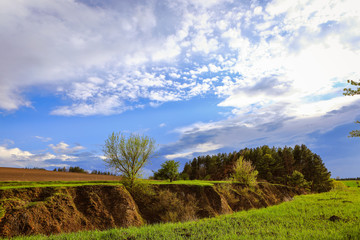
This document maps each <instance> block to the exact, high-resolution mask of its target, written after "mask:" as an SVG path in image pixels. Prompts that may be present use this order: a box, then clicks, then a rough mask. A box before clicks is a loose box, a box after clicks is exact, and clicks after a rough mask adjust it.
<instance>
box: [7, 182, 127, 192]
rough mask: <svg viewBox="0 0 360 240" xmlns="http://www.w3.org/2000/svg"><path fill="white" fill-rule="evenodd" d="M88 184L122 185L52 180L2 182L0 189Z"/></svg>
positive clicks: (118, 183)
mask: <svg viewBox="0 0 360 240" xmlns="http://www.w3.org/2000/svg"><path fill="white" fill-rule="evenodd" d="M87 185H111V186H113V185H115V186H116V185H122V183H121V182H119V181H50V182H16V181H14V182H0V190H5V189H14V188H31V187H75V186H87Z"/></svg>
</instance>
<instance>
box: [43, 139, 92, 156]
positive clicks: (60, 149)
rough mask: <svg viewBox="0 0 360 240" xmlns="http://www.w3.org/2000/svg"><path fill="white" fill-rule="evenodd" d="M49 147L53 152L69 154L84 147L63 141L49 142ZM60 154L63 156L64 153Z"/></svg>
mask: <svg viewBox="0 0 360 240" xmlns="http://www.w3.org/2000/svg"><path fill="white" fill-rule="evenodd" d="M49 147H50V148H51V149H52V150H53V151H54V152H55V153H62V154H71V153H75V152H77V151H79V150H83V149H85V148H84V147H83V146H80V145H78V146H75V147H70V145H69V144H67V143H64V142H59V143H58V144H57V145H54V144H50V145H49ZM62 156H64V155H62ZM65 158H66V157H65Z"/></svg>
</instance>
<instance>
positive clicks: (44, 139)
mask: <svg viewBox="0 0 360 240" xmlns="http://www.w3.org/2000/svg"><path fill="white" fill-rule="evenodd" d="M35 138H36V139H39V140H40V141H42V142H49V141H51V138H50V137H41V136H35Z"/></svg>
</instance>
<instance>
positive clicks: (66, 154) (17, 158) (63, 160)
mask: <svg viewBox="0 0 360 240" xmlns="http://www.w3.org/2000/svg"><path fill="white" fill-rule="evenodd" d="M12 144H14V142H12ZM49 147H50V149H46V150H41V151H36V152H31V151H26V150H22V149H20V148H17V147H14V148H11V147H10V146H8V144H4V145H2V146H0V165H1V166H2V167H19V168H25V167H41V168H48V169H49V168H54V167H69V166H73V165H74V164H75V165H76V164H80V163H83V162H84V161H88V160H90V159H91V160H94V159H95V160H98V161H100V158H99V157H98V156H96V155H95V154H93V153H87V152H84V151H82V150H84V149H85V148H84V147H83V146H80V145H77V146H74V147H70V145H69V144H67V143H65V142H60V143H58V144H56V145H54V144H50V145H49ZM92 164H95V165H96V161H94V163H92ZM92 164H91V165H92Z"/></svg>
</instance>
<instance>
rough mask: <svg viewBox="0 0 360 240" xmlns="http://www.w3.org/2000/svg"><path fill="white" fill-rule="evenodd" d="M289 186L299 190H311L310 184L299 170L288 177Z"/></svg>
mask: <svg viewBox="0 0 360 240" xmlns="http://www.w3.org/2000/svg"><path fill="white" fill-rule="evenodd" d="M288 185H289V186H291V187H297V188H305V189H309V188H310V183H309V182H307V181H306V179H305V178H304V175H303V174H302V173H301V172H299V171H297V170H295V171H294V172H293V173H292V175H291V176H289V177H288Z"/></svg>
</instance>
